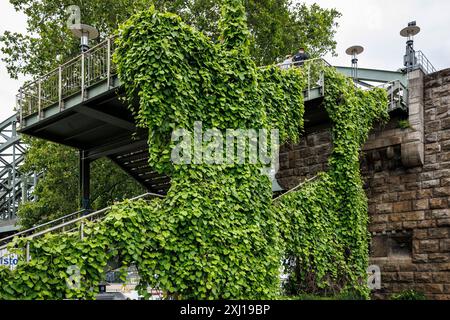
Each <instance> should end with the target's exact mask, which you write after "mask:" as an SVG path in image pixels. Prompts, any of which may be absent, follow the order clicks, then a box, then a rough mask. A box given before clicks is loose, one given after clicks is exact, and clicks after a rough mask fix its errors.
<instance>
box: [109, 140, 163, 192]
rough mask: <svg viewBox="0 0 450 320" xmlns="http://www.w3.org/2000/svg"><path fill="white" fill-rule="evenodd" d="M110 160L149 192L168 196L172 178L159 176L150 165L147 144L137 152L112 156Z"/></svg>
mask: <svg viewBox="0 0 450 320" xmlns="http://www.w3.org/2000/svg"><path fill="white" fill-rule="evenodd" d="M109 158H110V159H111V160H112V161H113V162H114V163H116V164H117V165H118V166H119V167H120V168H122V169H123V170H124V171H125V172H126V173H128V174H129V175H130V176H131V177H132V178H134V179H135V180H136V181H138V182H139V183H140V184H141V185H142V186H143V187H144V188H146V189H147V190H148V191H149V192H152V193H157V194H161V195H164V194H167V191H168V190H169V188H170V178H169V177H168V176H166V175H163V174H159V173H158V172H156V171H154V170H153V169H152V168H151V167H150V166H149V165H148V147H147V144H145V147H142V148H141V149H139V150H137V151H133V152H125V153H117V154H114V155H110V156H109Z"/></svg>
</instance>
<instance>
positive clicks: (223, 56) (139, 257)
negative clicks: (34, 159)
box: [0, 0, 387, 299]
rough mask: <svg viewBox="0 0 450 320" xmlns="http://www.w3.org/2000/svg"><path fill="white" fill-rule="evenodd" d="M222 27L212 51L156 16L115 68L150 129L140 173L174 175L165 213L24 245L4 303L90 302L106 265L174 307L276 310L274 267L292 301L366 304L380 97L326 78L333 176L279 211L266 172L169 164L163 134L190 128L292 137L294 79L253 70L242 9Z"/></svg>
mask: <svg viewBox="0 0 450 320" xmlns="http://www.w3.org/2000/svg"><path fill="white" fill-rule="evenodd" d="M220 26H221V29H222V39H221V42H220V44H214V43H212V42H211V41H210V39H208V38H207V37H206V36H205V35H203V34H202V33H200V32H198V31H196V30H194V29H192V28H191V27H189V26H188V25H186V24H185V23H183V22H182V21H181V19H180V18H179V17H178V16H176V15H173V14H170V13H159V12H157V11H156V10H155V9H154V8H150V9H149V10H147V11H143V12H140V13H137V14H136V15H134V16H133V17H132V18H131V19H130V20H128V21H127V22H125V23H124V24H123V25H122V26H121V28H120V30H119V34H118V40H117V50H116V52H115V57H114V59H115V62H116V64H117V67H118V71H119V75H120V79H121V81H122V83H123V87H124V89H125V92H126V98H127V101H128V103H129V105H130V108H132V110H133V112H134V114H135V116H136V120H137V123H138V124H139V125H140V126H141V127H144V128H147V129H148V130H149V140H148V144H149V155H150V158H149V163H150V165H151V166H152V167H153V168H154V169H155V170H157V171H159V172H164V173H166V174H169V175H170V176H171V179H172V183H171V188H170V190H169V192H168V194H167V196H166V197H165V198H164V199H162V200H152V201H137V202H130V201H125V202H124V203H121V204H117V205H115V206H114V207H113V208H112V209H111V210H110V212H109V213H108V215H107V217H106V218H105V219H104V220H103V221H101V222H98V223H92V224H89V225H88V226H86V228H85V230H86V237H85V238H84V239H83V240H80V239H79V237H78V236H77V234H76V233H66V234H59V235H48V236H46V237H44V238H42V239H37V240H34V241H32V242H30V252H31V256H32V259H31V261H30V262H29V263H26V262H24V261H21V262H20V263H19V266H18V267H17V269H16V270H15V271H9V270H6V269H0V280H1V283H2V287H1V289H0V298H3V299H11V298H29V299H50V298H51V299H63V298H93V297H94V296H95V292H94V291H93V290H95V287H96V285H97V284H98V283H99V282H100V281H101V280H102V277H103V276H104V272H105V270H106V269H107V268H108V262H110V261H111V260H112V259H114V257H119V258H120V261H121V264H122V266H123V267H124V268H125V267H127V266H130V265H135V266H136V268H137V269H138V271H139V275H140V277H141V281H140V284H139V286H138V289H139V291H140V292H141V293H142V294H144V295H147V293H146V289H147V287H149V286H150V287H152V288H159V289H161V290H163V291H164V292H165V294H166V296H167V297H172V298H176V299H219V298H225V299H261V298H275V297H277V296H278V295H279V294H280V293H281V289H280V281H279V279H280V277H279V275H280V267H281V262H282V261H291V262H292V261H294V262H295V263H291V264H289V266H293V267H292V270H291V269H289V268H288V270H287V272H289V274H290V275H291V277H290V278H291V280H292V281H291V284H292V286H293V287H294V288H295V290H294V291H295V292H293V293H298V292H300V291H311V290H312V291H314V292H316V291H320V292H323V290H325V291H326V290H328V289H330V290H335V291H342V290H345V288H350V287H353V288H356V289H357V290H359V291H360V292H362V293H364V292H365V289H364V284H363V283H362V282H361V280H362V278H363V271H364V270H365V264H366V263H367V231H366V222H367V216H366V214H367V212H366V211H367V205H366V199H365V195H364V192H363V191H362V188H361V184H362V182H361V179H360V176H359V166H358V152H359V147H360V145H361V144H362V143H363V142H364V140H365V139H366V138H367V134H368V131H369V129H370V126H371V124H372V122H373V121H375V120H376V119H378V118H380V117H381V118H382V117H383V116H385V115H386V113H385V112H386V111H385V107H386V105H387V103H385V102H386V97H385V95H384V93H383V92H382V91H379V90H374V91H372V92H368V91H361V90H357V89H355V88H354V86H353V84H352V83H351V81H350V80H348V79H346V78H344V77H343V76H339V75H337V73H336V71H334V70H333V69H328V68H327V69H324V71H325V72H326V79H327V83H326V86H325V88H326V92H325V96H326V98H325V106H326V109H327V111H328V113H329V114H330V117H331V119H332V121H333V124H334V129H333V137H334V153H333V157H332V158H331V159H330V165H331V167H332V169H331V171H330V172H328V173H324V174H323V175H322V176H321V177H320V178H319V179H318V181H316V182H314V183H311V184H309V185H307V186H306V187H305V188H303V189H301V190H300V191H296V192H292V193H290V194H289V195H287V196H286V197H284V198H282V200H280V201H278V202H276V204H275V205H274V204H273V201H272V184H271V181H270V179H269V177H268V176H266V175H264V174H262V169H263V168H264V167H265V165H264V164H263V163H261V162H257V163H254V164H250V163H245V164H238V163H237V162H232V163H226V164H216V163H209V164H208V163H194V164H189V165H186V164H185V165H183V164H174V163H173V162H172V161H171V151H172V150H173V148H174V147H175V141H172V139H171V137H172V132H173V131H174V130H176V129H180V128H182V129H185V130H190V131H191V132H192V131H194V123H195V122H199V121H201V122H202V125H203V128H204V129H205V130H206V129H210V128H215V129H216V130H218V131H219V132H221V133H224V132H225V131H226V130H227V129H267V130H270V129H278V130H279V135H280V140H281V143H286V142H296V141H298V139H299V138H300V135H301V131H302V128H303V115H304V103H303V89H304V88H305V84H306V81H305V76H304V74H303V71H302V69H301V68H293V69H289V70H280V69H278V68H276V67H267V68H257V67H256V66H255V64H254V62H253V61H252V60H251V59H250V56H249V48H248V45H249V41H248V31H247V26H246V19H245V10H244V7H243V5H242V3H241V0H225V1H224V2H223V6H222V18H221V21H220ZM133 106H138V107H133ZM204 143H205V145H207V142H204ZM194 153H195V152H194ZM236 160H237V159H236ZM25 241H26V239H19V240H16V242H15V243H13V244H12V245H11V248H12V247H13V246H16V247H17V248H23V246H24V244H25ZM71 266H78V267H79V270H80V276H81V278H82V281H80V282H79V283H78V286H75V289H74V286H72V285H70V286H68V285H67V278H68V277H69V278H70V275H68V273H67V270H68V268H70V267H71ZM286 266H288V264H286ZM363 269H364V270H363ZM4 283H5V285H3V284H4ZM93 288H94V289H93Z"/></svg>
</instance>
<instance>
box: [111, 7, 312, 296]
mask: <svg viewBox="0 0 450 320" xmlns="http://www.w3.org/2000/svg"><path fill="white" fill-rule="evenodd" d="M239 4H240V0H233V1H226V4H225V5H224V7H223V14H222V20H221V22H220V25H221V26H222V27H223V34H222V41H221V44H220V45H215V44H213V43H212V42H211V41H210V40H209V39H208V38H206V37H205V36H204V35H203V34H202V33H199V32H196V31H194V30H193V29H192V28H190V27H189V26H187V25H185V24H184V23H182V22H181V20H180V18H179V17H177V16H175V15H172V14H159V13H157V12H156V11H154V10H153V9H151V10H148V11H146V12H143V13H141V14H139V15H136V16H134V17H133V18H132V19H130V20H129V21H128V22H127V23H126V24H124V25H123V26H122V28H121V30H120V36H119V41H118V43H117V47H118V48H117V51H116V55H115V57H116V62H117V65H118V70H119V74H120V77H121V80H122V83H123V84H124V86H125V89H126V90H127V96H128V97H130V99H133V97H135V96H136V95H135V93H137V95H138V96H139V105H140V109H139V111H138V113H137V115H138V119H139V122H140V124H141V125H142V126H144V127H146V128H148V129H149V132H150V133H151V136H150V139H149V146H150V165H151V166H152V167H154V168H157V169H158V170H160V171H163V172H165V173H170V175H171V178H172V187H171V189H170V191H169V193H168V195H167V198H166V199H165V200H164V205H165V206H164V210H163V211H166V210H167V213H168V214H170V215H171V216H172V217H173V219H172V221H171V222H170V223H167V225H168V226H167V227H168V228H169V230H170V237H169V238H170V243H171V245H170V247H169V248H170V251H168V252H167V255H166V258H163V257H161V258H160V259H161V260H166V259H168V261H167V263H168V265H170V272H164V273H161V274H160V277H161V279H167V281H168V283H169V284H170V287H171V288H173V291H174V292H175V293H177V294H178V295H179V297H182V298H263V297H273V296H275V294H276V293H277V291H278V277H277V274H278V269H279V261H280V258H281V256H280V253H281V252H280V250H279V243H278V234H277V228H276V219H275V216H274V212H273V211H272V210H271V198H272V192H271V183H270V180H269V179H268V177H266V176H263V175H261V172H260V171H261V168H262V165H261V164H256V165H250V164H244V165H239V164H237V163H233V164H224V165H207V164H199V165H173V164H172V163H171V162H170V155H171V153H170V151H171V150H172V148H173V147H174V145H173V143H170V137H171V134H172V131H173V130H175V129H177V128H183V129H187V130H190V131H193V125H194V122H196V121H201V122H202V123H203V128H204V130H205V129H207V128H215V129H217V130H220V131H221V132H222V133H225V131H226V130H227V129H246V128H255V129H260V128H261V129H263V128H266V129H270V128H272V125H273V124H275V125H278V124H289V126H287V128H286V129H287V130H284V131H283V133H282V135H283V137H285V138H288V136H289V137H290V138H292V139H296V138H298V136H299V133H300V130H301V127H302V124H303V120H302V118H303V103H302V91H303V90H302V89H303V86H304V80H303V77H302V74H301V72H300V71H299V70H291V71H289V72H286V73H283V72H282V71H280V70H278V69H276V68H270V69H267V70H265V71H262V72H259V71H258V69H257V68H256V66H255V64H254V62H253V61H252V59H251V58H250V56H249V54H248V52H249V51H248V45H249V42H248V37H249V35H248V33H247V32H246V25H245V14H244V11H243V7H242V6H240V5H239ZM142 48H145V50H142ZM287 89H292V91H290V92H289V93H287V94H286V95H285V92H288V91H287ZM274 101H277V104H275V103H273V102H274ZM277 107H280V109H282V108H283V107H284V109H285V110H288V109H289V110H290V109H292V111H290V112H287V113H286V114H281V113H280V112H279V111H280V110H278V112H275V109H274V108H277ZM294 109H296V110H295V111H294ZM175 257H176V258H175ZM193 275H197V276H193Z"/></svg>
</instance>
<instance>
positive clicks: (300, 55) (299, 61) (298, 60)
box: [292, 48, 310, 67]
mask: <svg viewBox="0 0 450 320" xmlns="http://www.w3.org/2000/svg"><path fill="white" fill-rule="evenodd" d="M309 58H310V57H309V54H308V53H306V51H305V48H300V49H299V50H298V52H297V54H296V55H295V56H294V58H292V61H293V62H294V65H295V66H299V67H300V66H302V65H303V64H304V63H305V61H306V60H308V59H309Z"/></svg>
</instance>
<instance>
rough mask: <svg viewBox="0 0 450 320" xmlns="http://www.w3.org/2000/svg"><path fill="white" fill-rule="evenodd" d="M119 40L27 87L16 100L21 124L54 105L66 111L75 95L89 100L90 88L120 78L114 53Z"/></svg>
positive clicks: (103, 44) (109, 40) (110, 39)
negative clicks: (113, 77)
mask: <svg viewBox="0 0 450 320" xmlns="http://www.w3.org/2000/svg"><path fill="white" fill-rule="evenodd" d="M114 39H115V36H111V37H108V38H107V39H106V40H104V41H102V42H100V43H99V44H97V45H95V46H94V47H92V48H90V49H89V50H87V51H86V52H83V53H81V54H80V55H78V56H76V57H74V58H72V59H70V60H69V61H66V62H65V63H63V64H61V65H59V66H58V67H57V68H55V69H53V70H51V71H50V72H48V73H46V74H44V75H41V76H38V77H37V78H36V79H34V80H33V81H31V82H28V83H26V84H24V85H23V86H22V87H21V88H20V89H19V93H18V94H17V96H16V101H17V110H18V111H19V118H20V123H21V124H22V123H23V118H24V117H27V116H29V115H31V114H34V113H36V112H37V113H38V116H39V117H41V116H43V114H44V113H43V112H44V111H45V109H46V108H48V107H49V106H51V105H55V104H59V107H60V109H61V110H62V109H63V108H64V100H65V99H66V98H68V97H70V96H73V95H74V94H81V100H82V101H84V100H85V99H86V96H85V91H86V89H87V88H89V87H91V86H93V85H95V84H97V83H99V82H101V81H105V80H106V81H107V83H108V85H109V84H110V79H111V77H112V76H113V75H115V74H116V70H115V68H114V67H111V66H112V52H111V51H113V50H114V43H113V42H114Z"/></svg>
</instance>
